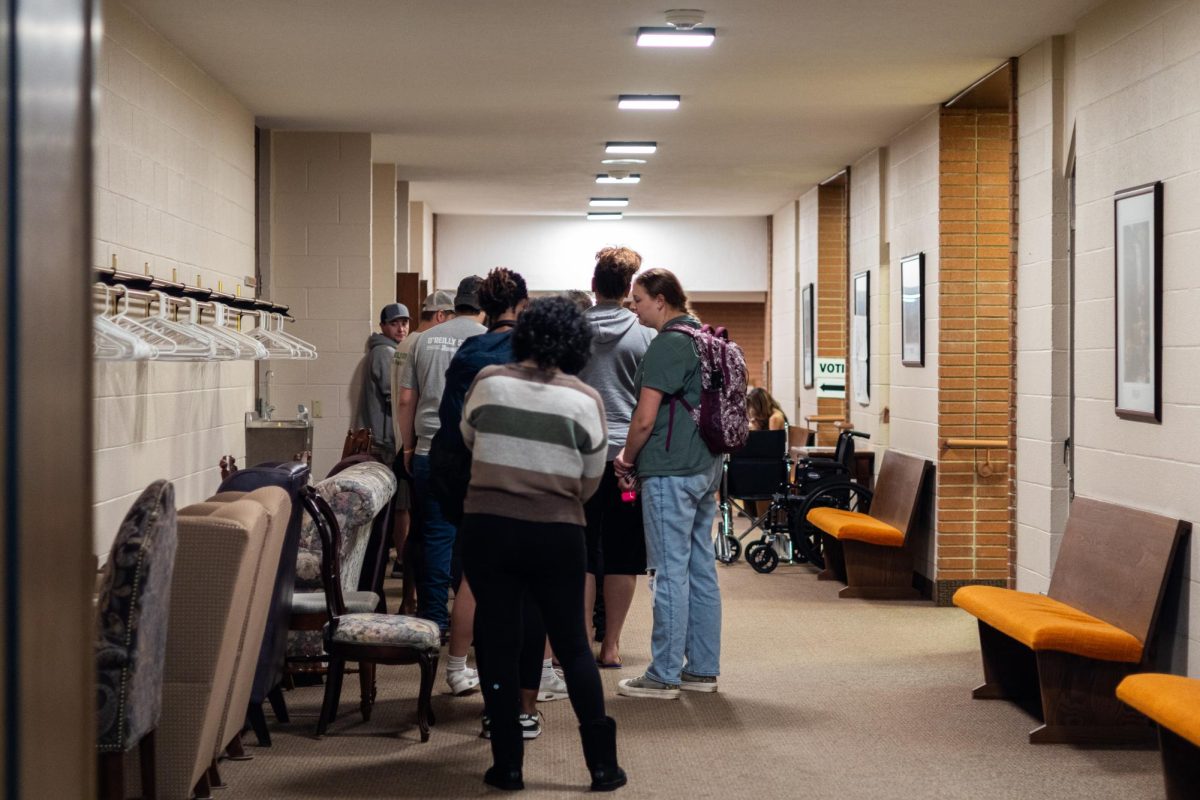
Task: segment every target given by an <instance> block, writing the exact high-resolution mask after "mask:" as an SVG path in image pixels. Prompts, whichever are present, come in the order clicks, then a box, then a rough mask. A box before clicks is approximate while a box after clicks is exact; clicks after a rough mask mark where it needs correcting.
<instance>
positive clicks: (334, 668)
mask: <svg viewBox="0 0 1200 800" xmlns="http://www.w3.org/2000/svg"><path fill="white" fill-rule="evenodd" d="M345 670H346V660H345V659H342V658H330V659H329V674H328V675H326V676H325V701H324V702H323V703H322V704H321V718H320V719H319V720H317V736H324V735H325V731H326V730H327V729H328V728H329V726H330V724H332V723H333V720H334V719H335V718H336V717H337V711H338V703H339V701H340V700H341V699H342V674H343V673H344V672H345Z"/></svg>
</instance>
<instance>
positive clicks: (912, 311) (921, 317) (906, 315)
mask: <svg viewBox="0 0 1200 800" xmlns="http://www.w3.org/2000/svg"><path fill="white" fill-rule="evenodd" d="M900 363H901V364H903V365H904V366H906V367H923V366H925V254H924V253H917V254H916V255H912V256H905V257H904V258H902V259H900Z"/></svg>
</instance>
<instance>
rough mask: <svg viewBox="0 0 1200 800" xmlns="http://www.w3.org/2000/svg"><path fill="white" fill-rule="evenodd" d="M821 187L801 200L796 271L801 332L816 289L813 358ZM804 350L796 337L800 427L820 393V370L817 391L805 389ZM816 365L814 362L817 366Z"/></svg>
mask: <svg viewBox="0 0 1200 800" xmlns="http://www.w3.org/2000/svg"><path fill="white" fill-rule="evenodd" d="M817 210H818V205H817V187H815V186H814V187H812V188H811V189H809V190H808V191H807V192H805V193H804V194H802V195H801V196H800V201H799V202H798V203H797V211H796V216H797V222H796V239H797V241H796V271H797V272H798V273H799V282H798V283H797V284H796V299H795V302H793V303H792V310H793V313H794V314H795V315H796V320H795V323H794V324H795V325H796V330H797V331H799V329H800V327H799V326H800V325H801V322H802V320H803V314H802V312H801V311H800V302H801V300H802V298H803V296H804V287H805V286H808V285H809V284H810V283H811V284H812V287H813V357H814V359H815V358H816V353H818V352H819V350H820V347H821V332H820V329H821V326H820V323H818V322H817V315H818V314H819V312H820V305H821V299H820V293H821V291H820V287H819V286H818V285H817V252H818V250H817ZM803 349H804V344H803V341H802V338H801V334H800V333H797V334H796V398H797V399H796V406H797V412H796V416H795V417H794V418H793V419H794V420H795V421H796V423H797V424H800V425H803V424H804V417H805V416H808V415H812V414H816V413H817V390H816V388H815V387H816V380H815V378H816V367H815V366H814V367H813V377H814V381H813V387H814V388H811V389H805V388H804V367H803V365H802V364H801V363H800V361H801V359H802V358H803V356H804V354H803V353H802V352H801V351H802V350H803ZM815 363H816V362H815V361H814V364H815Z"/></svg>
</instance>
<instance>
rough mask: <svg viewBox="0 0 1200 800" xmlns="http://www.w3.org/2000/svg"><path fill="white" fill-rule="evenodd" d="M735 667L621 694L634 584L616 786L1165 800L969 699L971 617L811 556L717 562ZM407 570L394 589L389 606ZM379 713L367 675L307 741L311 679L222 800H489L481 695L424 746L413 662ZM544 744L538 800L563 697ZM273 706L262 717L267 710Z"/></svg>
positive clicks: (1021, 720) (1118, 753)
mask: <svg viewBox="0 0 1200 800" xmlns="http://www.w3.org/2000/svg"><path fill="white" fill-rule="evenodd" d="M720 574H721V581H722V588H723V590H724V603H725V635H724V641H723V647H722V651H723V657H724V664H723V666H722V670H723V674H722V676H721V691H720V692H719V693H718V694H716V695H699V694H689V693H684V695H683V696H682V697H681V699H680V700H679V701H678V702H672V701H654V700H633V699H630V698H623V697H618V696H617V695H616V684H617V681H618V680H619V679H621V678H623V677H629V676H631V675H636V674H638V673H639V671H640V670H641V668H643V667H644V666H645V664H646V663H647V661H648V657H649V653H648V650H649V646H648V645H649V625H650V604H649V596H648V595H647V593H646V591H645V584H644V582H643V584H642V585H641V586H640V587H639V593H638V595H637V597H636V598H635V600H634V608H633V610H632V612H631V615H630V620H629V624H628V627H627V634H626V643H625V647H624V658H625V665H626V666H625V668H624V669H622V670H607V671H602V672H601V675H602V677H603V679H604V681H605V685H606V687H607V689H608V695H607V699H608V702H609V713H611V714H612V715H613V717H615V718H616V719H617V724H618V726H620V727H619V729H618V747H619V748H620V755H621V759H622V763H623V765H624V766H625V768H626V769H627V771H628V773H629V776H630V783H629V786H628V788H627V789H624V790H622V793H621V794H622V796H624V797H647V798H648V797H660V798H678V797H688V798H736V797H754V798H756V800H765V798H783V797H806V798H839V800H866V799H867V798H879V797H913V798H925V797H937V798H964V799H965V798H980V797H1004V798H1022V797H1052V798H1055V800H1071V799H1072V798H1080V799H1083V798H1086V799H1087V800H1101V799H1102V798H1117V797H1122V798H1159V797H1162V777H1161V773H1160V767H1159V763H1158V755H1157V753H1155V752H1153V751H1122V750H1085V749H1078V748H1073V747H1070V746H1065V745H1064V746H1040V747H1035V746H1031V745H1029V744H1028V742H1027V740H1026V736H1025V734H1026V733H1027V732H1028V731H1029V730H1030V729H1031V728H1032V727H1034V725H1035V723H1034V721H1033V720H1031V719H1029V718H1028V717H1027V716H1025V715H1024V714H1023V713H1022V712H1021V711H1019V710H1017V709H1016V708H1015V707H1013V706H1011V705H1009V704H1007V703H987V702H979V701H972V700H971V699H970V689H971V688H972V687H973V686H975V685H976V684H978V683H979V682H980V666H979V649H978V647H979V646H978V640H977V637H976V633H975V624H974V621H973V619H972V618H971V617H969V616H968V615H967V614H964V613H963V612H962V611H959V610H958V609H955V608H936V607H933V606H931V605H930V604H929V603H927V602H914V603H900V602H871V601H856V600H838V599H837V598H836V592H837V588H838V587H837V586H836V585H834V584H830V583H820V582H818V581H817V580H816V579H815V577H814V575H813V573H812V571H811V570H810V569H809V568H808V567H806V566H804V565H798V566H786V565H785V566H781V567H780V568H779V569H778V570H776V571H775V572H774V573H772V574H769V575H759V574H756V573H754V572H752V571H751V570H750V568H749V567H748V566H747V565H746V564H745V563H744V562H740V561H739V562H738V563H737V564H735V565H733V566H731V567H725V568H721V569H720ZM397 588H398V585H397V584H396V582H391V583H390V584H389V589H390V590H393V596H392V597H391V598H390V601H389V602H391V603H392V604H394V602H395V597H394V590H395V589H397ZM379 675H380V679H381V680H380V685H379V693H378V700H377V703H376V708H375V712H374V715H373V717H372V720H371V722H370V723H369V724H363V723H362V719H361V717H360V716H359V714H358V711H357V704H358V696H357V694H358V687H357V681H356V680H354V679H353V677H351V678H350V679H348V680H347V682H346V688H345V690H344V691H343V694H342V706H341V714H340V716H339V718H338V722H337V723H336V724H335V725H334V727H333V728H332V733H331V734H330V735H328V736H326V737H325V738H324V739H322V740H321V741H316V740H314V739H313V738H312V730H313V728H314V726H315V724H316V714H317V710H318V708H319V704H320V692H321V689H320V687H309V688H302V689H298V690H296V691H293V692H291V693H289V694H288V703H289V706H290V708H291V710H292V711H293V714H294V716H293V722H292V723H291V724H289V725H278V724H273V728H272V731H273V732H272V736H273V737H274V746H273V747H272V749H271V750H269V751H262V750H259V749H258V748H255V747H252V746H250V742H251V741H252V737H250V736H247V737H245V738H246V742H247V751H248V752H250V753H252V754H254V755H255V756H256V757H255V759H254V760H253V761H249V762H229V761H224V762H222V763H221V772H222V777H223V778H224V779H225V780H226V781H227V782H228V783H229V785H230V788H229V789H226V790H224V791H223V792H221V794H220V796H221V797H222V798H227V800H240V799H241V798H278V797H292V798H297V800H307V799H308V798H313V799H314V800H315V799H316V798H342V797H347V798H348V797H361V798H376V797H481V796H485V795H487V796H498V795H496V794H495V792H494V790H491V789H489V788H488V787H486V786H484V785H483V783H482V782H481V780H480V778H481V776H482V774H483V770H484V769H485V768H486V766H487V765H488V764H489V763H490V761H489V760H488V748H487V746H486V742H485V741H484V740H482V739H479V738H478V733H479V713H480V711H481V709H482V703H481V701H480V699H479V696H478V695H474V696H470V697H466V698H458V699H452V698H450V697H449V696H448V695H445V694H442V695H437V694H436V693H437V692H440V691H443V690H444V688H445V682H444V681H443V680H442V676H441V674H440V673H439V675H438V681H437V684H436V688H435V698H434V708H435V712H436V713H437V716H438V722H437V725H436V727H435V728H434V730H433V734H432V736H431V737H430V740H429V742H428V743H426V744H424V745H422V744H421V743H420V741H419V737H418V735H417V730H416V725H415V721H414V720H415V716H414V715H415V709H416V702H415V697H416V687H417V670H416V668H415V667H380V668H379ZM540 708H541V710H542V712H543V713H544V715H545V728H544V732H543V734H542V736H541V737H540V738H539V739H537V740H534V741H533V742H531V743H529V744H528V745H527V748H526V755H525V760H526V763H525V780H526V791H525V793H524V796H527V797H546V798H549V797H573V796H578V795H580V794H581V793H583V792H584V791H585V789H586V786H587V783H586V772H585V769H584V764H583V759H582V757H581V755H580V750H579V739H578V736H577V735H576V732H575V723H574V717H573V715H572V714H571V708H570V705H569V703H567V702H554V703H543V704H540ZM268 716H269V714H268Z"/></svg>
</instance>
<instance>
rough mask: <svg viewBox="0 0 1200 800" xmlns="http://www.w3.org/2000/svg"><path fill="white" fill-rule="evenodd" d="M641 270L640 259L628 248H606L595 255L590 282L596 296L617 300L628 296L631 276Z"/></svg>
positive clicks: (631, 280)
mask: <svg viewBox="0 0 1200 800" xmlns="http://www.w3.org/2000/svg"><path fill="white" fill-rule="evenodd" d="M641 268H642V257H641V256H640V255H638V254H637V252H636V251H633V250H630V249H629V248H628V247H606V248H604V249H603V250H601V251H600V252H599V253H596V271H595V272H593V273H592V282H593V285H594V286H595V287H596V294H598V295H600V296H601V297H605V298H608V299H609V300H619V299H621V298H622V297H624V296H625V295H627V294H629V287H630V286H631V285H632V283H633V276H634V275H635V274H636V273H637V271H638V270H639V269H641Z"/></svg>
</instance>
